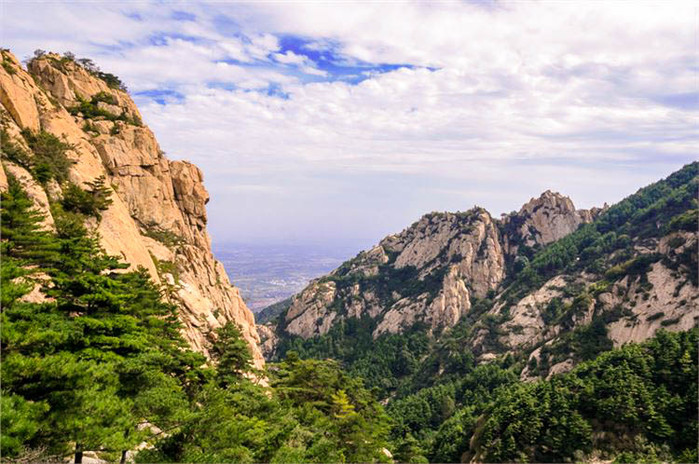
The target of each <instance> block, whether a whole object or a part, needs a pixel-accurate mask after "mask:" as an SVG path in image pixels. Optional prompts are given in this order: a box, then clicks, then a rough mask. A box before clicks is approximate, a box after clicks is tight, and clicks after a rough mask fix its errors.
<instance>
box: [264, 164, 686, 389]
mask: <svg viewBox="0 0 699 464" xmlns="http://www.w3.org/2000/svg"><path fill="white" fill-rule="evenodd" d="M698 166H699V165H697V163H694V164H692V165H688V166H686V167H685V168H683V169H682V170H681V171H679V172H678V173H675V174H673V176H671V177H670V178H668V179H667V180H663V181H660V182H658V183H657V184H653V185H652V186H649V187H647V188H645V189H642V190H641V191H639V192H638V193H637V194H635V195H633V196H631V197H629V198H628V199H626V200H624V201H622V202H621V203H619V204H617V205H615V206H613V207H611V208H609V207H607V206H606V205H605V207H604V208H602V209H598V208H594V209H592V210H589V211H588V210H576V209H575V207H574V205H573V202H572V201H571V200H570V199H569V198H567V197H565V196H563V195H560V194H558V193H554V192H551V191H546V192H544V193H543V194H542V195H541V196H539V197H538V198H534V199H531V200H530V201H529V202H527V203H526V204H525V205H524V206H522V208H521V209H520V210H519V211H517V212H513V213H510V214H509V215H504V216H503V217H502V218H501V219H499V220H496V219H493V218H492V217H491V216H490V214H489V213H488V212H487V211H485V210H483V209H482V208H474V209H472V210H469V211H467V212H461V213H431V214H427V215H425V216H424V217H422V218H421V219H420V220H419V221H417V222H416V223H414V224H413V225H412V226H410V227H408V228H407V229H405V230H404V231H402V232H401V233H399V234H396V235H392V236H389V237H386V238H385V239H383V240H382V241H381V242H380V243H379V244H378V245H377V246H376V247H374V248H372V249H371V250H368V251H365V252H362V253H360V254H359V255H358V256H357V257H355V258H353V259H351V260H349V261H347V262H346V263H344V264H343V265H342V266H340V267H339V268H338V269H336V270H335V271H333V272H332V273H330V274H329V275H327V276H325V277H322V278H320V279H318V280H316V281H314V282H312V283H311V284H310V285H309V286H308V287H307V288H306V289H304V290H303V291H302V292H301V293H299V294H298V295H296V296H295V297H294V298H293V299H292V300H291V303H290V306H289V308H288V310H286V311H285V312H283V313H282V314H281V315H280V316H279V317H278V318H277V319H276V320H273V321H271V322H270V323H268V324H267V325H266V326H265V327H264V328H262V329H261V330H260V333H261V334H262V339H263V345H262V346H263V350H264V352H265V355H266V356H269V357H274V356H276V355H279V354H282V353H283V351H284V349H287V348H290V349H298V347H307V349H308V352H309V353H312V354H313V355H318V356H323V355H325V352H326V351H328V349H326V348H325V347H326V346H328V347H330V351H331V352H332V353H335V354H337V353H340V355H341V356H344V357H346V358H347V360H350V361H349V362H350V363H353V362H360V363H361V362H362V361H361V358H362V357H363V356H364V354H362V353H355V352H353V348H352V344H353V342H352V340H355V341H360V340H364V338H363V337H365V336H364V335H362V333H364V332H366V331H370V333H371V337H372V338H373V339H374V341H375V342H376V341H377V339H378V338H380V337H382V336H383V335H390V334H401V333H403V334H406V335H410V334H414V333H416V331H417V332H421V331H422V332H426V333H427V334H428V337H429V338H430V339H432V340H433V341H435V342H437V345H439V343H441V342H440V340H442V339H445V340H446V339H451V340H452V342H451V343H452V348H449V349H445V350H444V352H450V353H452V354H456V355H457V356H460V355H462V354H463V352H466V351H467V352H469V353H472V355H473V356H474V357H475V359H476V360H477V362H489V361H491V360H494V359H497V358H501V357H502V356H505V355H510V356H512V355H514V356H515V358H516V359H522V363H523V364H525V367H524V369H523V370H522V377H523V378H531V377H533V376H539V375H540V376H547V375H552V374H553V373H556V372H562V371H565V370H567V369H570V368H571V366H573V365H574V363H576V362H578V361H579V360H581V359H586V357H589V355H590V353H591V352H599V351H600V350H603V349H609V348H611V347H612V346H620V345H622V344H624V343H627V342H638V341H642V340H645V339H647V338H650V337H652V336H653V335H654V334H655V333H656V332H657V330H658V329H660V328H664V329H668V330H687V329H689V328H691V327H693V326H695V325H696V324H697V319H698V316H699V314H698V313H697V309H696V308H697V303H698V302H699V291H698V288H697V282H696V280H697V279H696V272H695V270H696V267H697V252H696V250H697V233H696V184H697V180H696V176H697V170H698ZM688 221H689V222H688ZM353 321H354V322H353ZM457 326H458V327H459V330H458V331H457V332H455V333H451V332H452V329H453V328H456V327H457ZM455 337H456V338H457V339H458V342H456V343H454V342H453V340H454V338H455ZM298 339H302V340H304V341H303V342H299V341H298ZM456 345H458V346H460V348H459V350H457V351H459V352H460V354H459V353H456V352H454V350H453V346H456ZM338 346H342V348H337V347H338ZM399 349H401V350H402V349H404V348H399ZM332 353H331V354H332ZM348 353H349V354H348ZM434 356H436V357H429V358H428V359H431V361H429V363H432V367H430V369H432V368H434V366H441V367H438V368H436V371H434V372H431V373H430V375H438V374H440V373H442V372H444V371H445V369H447V368H446V367H445V365H447V364H449V361H448V360H445V359H440V358H439V356H441V355H439V356H438V355H436V354H434ZM367 359H369V358H367ZM357 360H360V361H357ZM362 366H363V364H362ZM363 368H364V367H363Z"/></svg>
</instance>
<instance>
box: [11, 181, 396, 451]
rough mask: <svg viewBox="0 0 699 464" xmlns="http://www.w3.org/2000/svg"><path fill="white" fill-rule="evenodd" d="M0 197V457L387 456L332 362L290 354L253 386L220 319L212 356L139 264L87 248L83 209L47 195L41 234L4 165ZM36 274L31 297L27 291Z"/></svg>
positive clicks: (242, 349) (378, 420) (367, 409)
mask: <svg viewBox="0 0 699 464" xmlns="http://www.w3.org/2000/svg"><path fill="white" fill-rule="evenodd" d="M81 195H83V194H81ZM85 195H87V194H85ZM87 197H89V198H91V200H89V202H90V203H92V201H93V200H94V198H95V197H94V196H93V195H87ZM87 197H86V198H87ZM97 198H102V197H101V196H99V195H98V196H97ZM1 201H2V209H1V212H2V216H1V220H2V237H3V240H2V263H1V270H2V314H1V317H2V347H3V349H2V368H1V369H2V396H1V400H2V441H1V446H2V455H3V459H4V460H7V461H13V460H19V461H25V462H26V461H32V462H36V461H46V460H54V459H55V460H62V459H63V457H64V456H65V455H66V454H69V453H71V452H72V453H74V454H75V460H76V461H80V460H81V458H82V455H83V453H86V452H98V453H99V456H100V457H102V458H105V459H109V460H119V459H121V460H122V461H123V460H125V459H126V458H127V457H128V456H127V451H129V450H134V449H136V448H137V447H138V446H139V445H141V444H148V445H149V447H148V449H147V450H143V451H141V452H139V453H138V454H137V455H136V460H137V461H144V462H344V461H349V462H371V461H381V460H387V459H388V458H387V457H386V455H385V454H384V453H383V451H382V450H383V448H384V447H385V446H387V439H388V429H389V427H388V424H389V419H388V417H387V416H386V415H385V413H384V412H383V408H382V407H381V405H379V404H378V403H377V401H376V400H375V399H374V398H373V397H372V395H371V394H370V392H369V391H368V390H366V389H365V388H364V386H363V384H362V382H360V381H359V380H356V379H353V378H350V377H348V376H347V375H346V374H344V373H343V372H342V371H341V370H340V368H339V366H338V365H337V364H336V363H333V362H331V361H302V360H299V359H298V358H294V357H289V358H287V360H286V361H285V362H283V363H281V364H279V365H276V366H275V367H274V369H273V370H270V372H269V381H270V382H271V384H272V388H271V389H270V388H269V387H263V386H261V385H259V384H258V381H256V380H255V379H257V378H259V376H260V375H261V374H260V373H259V372H255V371H254V369H253V367H252V361H251V354H250V351H249V347H248V345H247V343H246V342H245V341H243V340H242V338H241V337H240V333H239V331H238V329H237V328H236V327H235V325H233V324H229V325H226V326H224V327H223V328H221V329H219V331H218V332H219V333H218V338H217V342H216V344H215V345H214V349H213V357H214V359H213V360H214V361H215V365H213V364H210V363H208V362H207V360H206V359H205V358H204V357H203V356H202V355H201V354H199V353H195V352H193V351H191V350H190V349H189V348H188V347H187V345H186V343H185V341H184V340H183V338H182V336H181V335H180V332H179V329H180V324H179V322H178V319H177V315H176V308H175V307H174V306H172V305H169V304H166V303H163V301H162V300H163V298H162V297H163V293H162V292H163V290H162V289H158V288H157V287H156V286H155V285H154V284H153V283H152V282H151V281H150V279H149V277H148V275H147V274H146V273H145V271H143V270H138V271H133V272H123V269H124V268H125V267H126V265H125V263H121V262H119V261H118V260H117V259H116V258H114V257H110V256H107V255H105V253H104V252H103V251H102V250H101V249H100V248H99V246H98V240H97V238H96V237H95V235H94V234H93V233H91V232H89V231H88V230H87V229H86V228H85V227H84V226H83V222H84V221H85V220H86V216H85V213H84V212H82V211H81V210H80V209H74V208H72V207H71V208H65V205H62V204H59V203H56V204H54V205H53V206H52V208H53V213H54V218H55V220H56V232H55V233H52V232H47V231H45V230H44V229H43V228H42V227H41V225H40V224H41V221H42V219H43V218H42V217H41V215H40V214H38V213H37V212H36V211H35V210H34V209H33V206H32V201H31V200H30V199H29V198H28V196H27V195H26V193H25V192H24V191H23V190H22V188H21V186H20V185H19V183H18V182H17V181H16V180H15V179H14V178H12V177H10V178H9V188H8V190H7V192H4V193H2V198H1ZM37 285H39V286H40V288H41V291H42V292H43V296H40V297H39V298H25V297H27V296H28V294H29V293H30V292H32V291H33V289H34V288H35V286H37Z"/></svg>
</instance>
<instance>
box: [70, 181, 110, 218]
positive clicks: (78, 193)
mask: <svg viewBox="0 0 699 464" xmlns="http://www.w3.org/2000/svg"><path fill="white" fill-rule="evenodd" d="M86 184H87V186H88V189H87V190H83V189H82V188H80V187H79V186H77V185H75V184H74V183H72V182H71V183H69V184H68V186H67V187H66V188H65V189H64V191H63V200H61V205H62V206H63V209H64V210H66V211H72V212H76V213H81V214H84V215H86V216H93V217H95V218H97V219H98V220H99V219H102V213H101V212H102V211H104V210H106V209H107V208H109V205H111V204H112V200H111V198H109V197H110V196H111V194H112V191H111V189H110V188H109V187H107V186H106V185H105V177H104V176H100V177H98V178H97V179H96V180H95V181H94V182H87V183H86Z"/></svg>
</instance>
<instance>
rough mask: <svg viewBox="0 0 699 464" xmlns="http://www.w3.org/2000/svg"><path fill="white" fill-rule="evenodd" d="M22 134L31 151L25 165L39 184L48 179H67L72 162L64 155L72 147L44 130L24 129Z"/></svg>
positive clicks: (59, 181)
mask: <svg viewBox="0 0 699 464" xmlns="http://www.w3.org/2000/svg"><path fill="white" fill-rule="evenodd" d="M22 136H23V137H24V139H25V140H26V142H27V145H29V148H30V149H31V151H32V153H33V155H32V157H31V159H30V160H29V161H28V166H25V167H27V168H28V169H29V170H30V171H31V173H32V175H33V176H34V178H35V179H36V180H38V181H39V182H40V183H41V184H46V183H47V182H48V181H50V180H55V181H56V182H58V183H59V184H60V183H63V182H65V181H66V180H68V174H69V172H70V167H71V166H72V165H73V164H74V162H73V161H71V160H70V159H68V156H67V155H66V152H67V151H68V150H71V149H72V148H73V147H72V146H71V145H70V144H68V143H66V142H64V141H62V140H61V139H59V138H58V137H56V136H55V135H53V134H51V133H49V132H46V131H44V130H41V131H39V132H36V133H35V132H32V131H31V130H29V129H24V130H23V131H22Z"/></svg>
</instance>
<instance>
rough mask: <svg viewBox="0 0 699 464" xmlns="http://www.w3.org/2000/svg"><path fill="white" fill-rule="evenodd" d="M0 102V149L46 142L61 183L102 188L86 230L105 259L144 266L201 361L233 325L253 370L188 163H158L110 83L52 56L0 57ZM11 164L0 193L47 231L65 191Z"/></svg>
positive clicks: (241, 317) (250, 326)
mask: <svg viewBox="0 0 699 464" xmlns="http://www.w3.org/2000/svg"><path fill="white" fill-rule="evenodd" d="M0 103H2V107H1V108H0V118H1V123H2V130H3V132H4V139H5V143H6V144H8V145H9V144H12V145H14V146H18V147H20V149H22V150H23V152H25V153H29V154H31V153H32V152H33V150H32V147H31V146H30V145H31V144H30V143H29V140H30V139H31V137H36V136H42V135H46V134H50V136H55V137H56V138H58V139H60V141H61V142H62V143H64V144H65V146H66V147H68V149H67V151H66V155H67V157H68V159H69V160H70V161H72V165H71V166H70V173H69V181H70V182H73V183H75V184H77V185H78V186H86V185H90V184H89V183H90V182H94V181H95V180H96V179H100V178H103V179H106V185H108V186H109V187H110V188H111V190H112V191H113V194H112V195H111V199H112V203H111V205H109V207H108V209H106V210H105V211H103V212H102V214H101V219H100V220H99V221H97V220H95V221H93V222H91V223H90V224H88V225H89V226H90V227H91V228H93V229H94V230H96V231H97V232H98V233H99V236H100V240H101V244H102V246H103V247H104V249H105V250H106V251H107V252H108V253H109V254H112V255H117V256H121V257H122V258H123V259H124V261H126V262H128V263H130V264H131V266H132V267H138V266H142V267H144V268H145V269H147V270H148V272H149V273H150V275H151V277H152V278H153V280H154V281H155V282H157V283H159V284H161V285H162V286H163V289H164V294H165V295H166V296H165V297H166V298H168V299H169V300H170V301H171V302H173V303H175V304H176V305H177V306H178V307H179V314H180V318H181V320H182V322H183V325H184V335H185V337H186V339H187V340H188V341H189V343H190V344H191V345H192V347H193V348H194V349H196V350H198V351H201V352H203V353H205V354H207V350H208V347H209V344H210V341H211V339H212V338H211V337H212V336H213V332H212V331H213V330H214V329H215V328H217V327H220V326H221V325H222V324H225V323H226V322H229V321H232V322H234V323H236V324H237V325H238V326H239V327H240V329H241V331H242V333H243V336H244V337H245V339H246V340H247V341H248V342H249V344H250V348H251V350H252V353H253V357H254V360H255V364H256V366H257V367H261V366H262V365H263V363H264V361H263V359H262V356H261V353H260V350H259V348H258V342H259V338H258V335H257V331H256V330H255V324H254V317H253V315H252V313H251V312H250V311H249V310H248V308H247V307H246V305H245V303H244V302H243V300H242V298H241V297H240V293H239V291H238V289H236V288H235V287H233V286H232V285H231V284H230V282H229V281H228V277H227V275H226V273H225V271H224V269H223V266H222V265H221V263H219V262H218V261H216V259H215V258H214V256H213V254H212V252H211V247H210V238H209V235H208V233H207V230H206V222H207V217H206V206H205V205H206V203H207V202H208V200H209V196H208V193H207V191H206V189H205V188H204V184H203V176H202V173H201V171H200V170H199V169H198V168H197V167H196V166H194V165H193V164H191V163H189V162H186V161H171V160H168V159H167V158H166V157H165V156H164V154H163V152H162V151H161V149H160V147H159V146H158V143H157V141H156V139H155V137H154V135H153V133H152V132H151V131H150V129H148V127H146V126H145V125H143V123H142V118H141V115H140V113H139V111H138V108H136V105H135V104H134V102H133V101H132V100H131V98H130V97H129V95H128V93H127V92H126V91H125V90H123V87H120V85H118V80H117V84H115V78H114V76H112V75H109V74H105V73H101V72H100V71H99V70H97V69H96V68H95V67H94V66H93V65H92V64H91V63H89V62H76V61H75V60H74V59H73V58H72V57H61V56H59V55H53V54H48V55H44V56H40V57H37V58H34V59H32V60H31V61H30V62H29V64H28V66H27V69H24V68H23V67H22V66H21V64H20V63H19V61H18V60H17V59H16V58H15V57H14V56H13V55H12V54H11V53H10V52H9V51H7V50H4V51H2V67H1V68H0ZM4 151H5V152H6V151H7V150H4ZM11 158H12V157H11V156H8V155H7V153H3V159H2V169H0V188H4V187H5V186H6V185H7V175H8V174H9V175H12V176H14V177H15V178H16V179H18V180H19V181H20V182H21V183H22V185H23V187H24V188H25V190H27V191H28V193H29V195H30V197H31V198H32V199H33V200H34V202H35V205H36V207H37V208H38V209H39V210H41V211H42V212H43V213H44V214H45V215H46V226H47V227H49V228H50V227H52V224H53V218H52V216H51V210H50V208H49V205H50V203H51V202H54V201H57V200H58V199H60V198H61V196H62V194H63V192H62V191H63V189H64V188H65V186H64V185H59V184H58V183H57V182H55V181H51V182H48V183H47V184H45V185H42V184H41V183H40V182H38V181H37V180H36V179H35V178H34V177H35V174H34V175H33V173H30V170H28V169H27V166H26V165H25V166H23V165H22V164H23V163H22V162H21V161H20V160H17V159H11Z"/></svg>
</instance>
